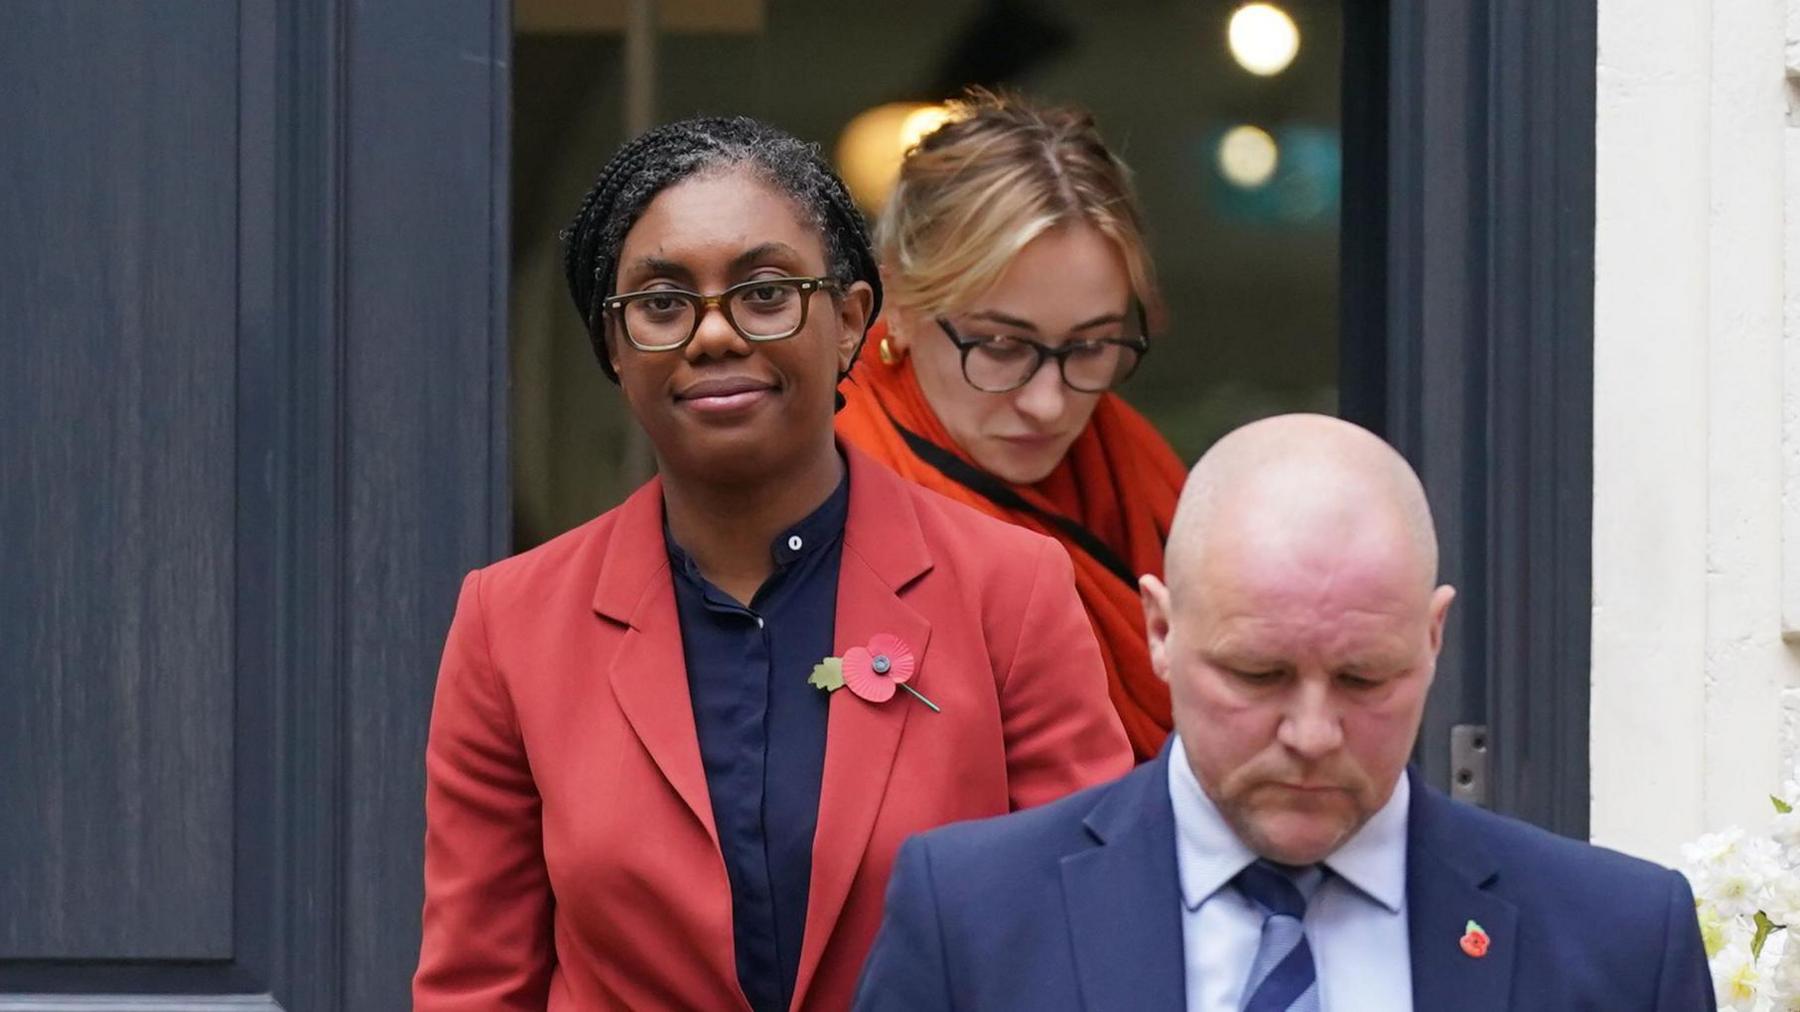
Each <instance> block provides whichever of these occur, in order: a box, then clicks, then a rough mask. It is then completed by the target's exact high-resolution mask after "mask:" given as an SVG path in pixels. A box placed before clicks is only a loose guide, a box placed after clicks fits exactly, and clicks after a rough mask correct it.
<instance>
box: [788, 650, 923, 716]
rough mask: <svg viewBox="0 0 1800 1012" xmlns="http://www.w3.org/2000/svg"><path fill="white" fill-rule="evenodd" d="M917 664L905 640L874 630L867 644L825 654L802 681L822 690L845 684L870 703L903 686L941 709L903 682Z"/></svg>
mask: <svg viewBox="0 0 1800 1012" xmlns="http://www.w3.org/2000/svg"><path fill="white" fill-rule="evenodd" d="M918 666H919V660H918V658H916V657H914V656H913V652H912V647H909V646H907V645H906V641H905V640H903V639H901V638H900V637H898V636H895V635H892V634H891V633H876V634H875V635H874V636H872V637H870V638H869V643H868V645H867V646H861V647H851V648H850V649H848V650H846V651H844V656H842V657H827V658H825V659H824V660H823V661H820V662H819V663H818V664H815V665H813V670H812V675H811V676H810V677H808V678H807V680H806V681H807V683H808V684H810V685H812V686H814V687H816V688H820V689H823V690H825V691H826V692H836V691H837V690H839V689H842V688H844V687H846V686H848V687H849V689H850V691H851V692H852V693H854V694H855V695H856V696H857V698H859V699H866V700H868V701H869V702H871V703H885V702H887V701H888V700H890V699H892V698H894V693H895V692H896V691H898V690H900V689H905V690H906V691H907V692H910V693H912V694H913V697H914V698H915V699H917V700H918V701H919V702H921V703H924V704H925V705H926V706H929V707H931V712H932V713H942V712H944V711H943V710H941V709H939V708H938V705H937V704H936V703H934V702H932V701H931V700H929V699H926V698H925V697H924V696H923V695H920V693H919V690H917V689H915V688H913V687H912V686H910V685H908V684H906V682H907V680H908V679H910V678H911V677H912V676H913V672H914V671H916V670H918Z"/></svg>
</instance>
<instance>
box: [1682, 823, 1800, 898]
mask: <svg viewBox="0 0 1800 1012" xmlns="http://www.w3.org/2000/svg"><path fill="white" fill-rule="evenodd" d="M1787 875H1788V871H1787V869H1786V868H1785V867H1783V866H1782V863H1781V849H1780V848H1779V847H1777V846H1775V841H1773V840H1770V839H1768V838H1767V837H1761V836H1752V837H1749V838H1747V839H1741V840H1739V841H1737V842H1736V843H1735V844H1734V845H1732V846H1731V847H1729V848H1728V849H1727V850H1726V851H1725V852H1724V854H1723V855H1722V856H1720V857H1717V858H1715V859H1714V860H1713V861H1711V862H1710V863H1708V864H1705V865H1703V866H1702V867H1701V869H1700V876H1701V881H1697V882H1695V884H1694V885H1695V888H1696V890H1698V891H1700V892H1701V893H1702V895H1703V898H1704V899H1705V900H1706V902H1707V903H1709V904H1711V905H1712V906H1713V908H1714V909H1716V910H1718V912H1719V913H1720V914H1721V915H1722V916H1725V917H1753V916H1755V914H1756V912H1757V910H1758V909H1760V907H1761V904H1762V902H1763V900H1764V898H1765V896H1766V893H1767V889H1768V887H1769V885H1770V884H1771V883H1774V882H1777V881H1779V880H1781V879H1783V878H1785V877H1787Z"/></svg>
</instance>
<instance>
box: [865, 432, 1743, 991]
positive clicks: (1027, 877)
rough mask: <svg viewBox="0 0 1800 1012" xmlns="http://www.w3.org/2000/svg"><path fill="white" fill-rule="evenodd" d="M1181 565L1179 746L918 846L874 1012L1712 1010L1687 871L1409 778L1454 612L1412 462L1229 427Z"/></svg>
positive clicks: (1205, 463)
mask: <svg viewBox="0 0 1800 1012" xmlns="http://www.w3.org/2000/svg"><path fill="white" fill-rule="evenodd" d="M1165 567H1166V570H1167V574H1168V575H1167V584H1166V585H1165V584H1164V582H1163V581H1162V580H1159V579H1158V578H1157V577H1155V576H1153V575H1148V576H1144V577H1142V579H1141V581H1140V590H1141V593H1142V598H1143V605H1144V614H1145V617H1146V618H1147V620H1148V621H1147V626H1148V630H1149V639H1150V654H1151V661H1152V663H1153V664H1154V666H1155V668H1156V671H1157V673H1158V674H1159V675H1160V676H1161V677H1162V678H1163V679H1164V680H1165V681H1167V682H1168V683H1169V690H1170V695H1171V697H1172V699H1173V703H1174V713H1175V728H1176V734H1175V735H1174V736H1172V737H1171V739H1170V741H1169V744H1168V746H1167V747H1165V748H1164V750H1163V752H1162V754H1161V756H1159V757H1158V758H1157V759H1155V760H1153V761H1152V762H1149V763H1147V764H1145V765H1144V766H1141V767H1139V768H1138V769H1137V770H1135V771H1133V772H1132V773H1130V774H1127V775H1126V776H1125V777H1124V778H1122V779H1120V780H1117V781H1114V782H1113V783H1110V784H1106V785H1103V786H1100V787H1096V788H1093V789H1091V790H1088V791H1084V792H1082V793H1080V794H1076V795H1073V796H1071V797H1069V798H1065V799H1063V800H1062V801H1059V802H1056V803H1054V804H1050V805H1047V806H1044V807H1042V808H1038V809H1035V810H1032V811H1027V812H1021V813H1018V814H1016V815H1010V816H1006V817H1003V818H999V819H993V820H987V821H983V822H973V823H963V824H961V825H957V826H951V827H948V828H945V829H941V830H937V831H934V832H930V833H926V834H924V835H922V836H919V837H915V838H913V839H912V840H910V841H908V842H907V843H906V844H905V845H904V846H903V847H902V848H901V850H900V854H899V856H898V858H897V859H896V864H895V867H894V873H893V877H892V879H891V880H890V884H889V889H888V898H887V907H886V915H885V920H884V921H883V925H882V929H881V933H880V936H879V937H878V939H877V941H876V944H875V948H874V951H873V952H872V953H871V955H870V957H869V962H868V964H867V966H866V968H865V970H864V974H863V979H862V984H861V987H860V988H859V991H858V996H857V1003H856V1007H857V1008H858V1009H862V1010H889V1009H893V1010H902V1009H904V1010H908V1012H914V1010H931V1009H982V1010H988V1009H995V1010H1007V1009H1020V1010H1025V1009H1029V1010H1033V1012H1053V1010H1059V1009H1088V1010H1111V1009H1119V1010H1132V1012H1136V1010H1157V1009H1170V1010H1174V1009H1184V1008H1185V1009H1188V1010H1190V1012H1194V1010H1206V1012H1214V1010H1217V1012H1243V1010H1255V1012H1286V1010H1309V1012H1310V1010H1324V1012H1361V1010H1369V1012H1377V1010H1378V1012H1393V1010H1397V1009H1407V1008H1416V1009H1429V1010H1439V1009H1445V1010H1458V1012H1464V1010H1475V1012H1498V1010H1501V1009H1520V1010H1532V1012H1538V1010H1562V1009H1597V1010H1598V1009H1604V1010H1611V1009H1617V1010H1620V1012H1647V1010H1648V1012H1664V1010H1668V1012H1673V1010H1681V1012H1688V1010H1695V1009H1712V1008H1713V1007H1714V1005H1713V996H1712V988H1711V979H1710V976H1709V974H1708V971H1707V965H1706V956H1705V953H1704V951H1703V949H1702V946H1701V941H1700V931H1699V926H1698V923H1697V921H1696V918H1695V916H1694V901H1693V895H1692V893H1691V892H1690V891H1689V889H1688V886H1687V883H1686V882H1685V881H1684V880H1683V879H1682V878H1681V876H1680V875H1677V874H1675V873H1674V872H1672V871H1669V870H1667V869H1664V868H1660V867H1657V866H1656V865H1653V864H1649V863H1647V862H1644V861H1639V860H1636V859H1634V858H1629V857H1626V856H1624V855H1622V854H1617V853H1614V852H1611V851H1607V850H1602V849H1600V848H1597V847H1592V846H1589V845H1587V844H1585V843H1579V842H1576V841H1573V840H1567V839H1564V838H1562V837H1558V836H1554V835H1552V834H1549V833H1546V832H1544V831H1542V830H1540V829H1537V828H1534V827H1532V826H1529V825H1526V824H1525V823H1522V822H1518V821H1515V820H1512V819H1507V818H1503V817H1501V816H1497V815H1494V814H1492V813H1489V812H1485V811H1482V810H1481V809H1478V808H1473V807H1470V806H1467V805H1463V804H1461V803H1458V802H1453V801H1451V800H1450V799H1449V798H1447V797H1445V796H1444V795H1443V794H1442V793H1441V792H1439V791H1438V790H1436V789H1435V788H1433V787H1431V786H1430V785H1428V784H1425V783H1424V782H1422V781H1421V780H1420V779H1419V777H1418V774H1417V772H1416V771H1409V770H1408V768H1407V758H1408V756H1409V755H1410V754H1411V752H1412V747H1413V743H1414V741H1415V739H1416V738H1417V737H1418V733H1419V722H1420V719H1421V717H1422V715H1423V713H1424V708H1425V696H1426V693H1427V691H1428V690H1429V689H1430V687H1431V681H1432V677H1433V675H1434V673H1435V671H1436V666H1437V657H1438V650H1439V647H1440V646H1441V644H1442V642H1443V632H1444V620H1445V617H1446V616H1447V615H1448V614H1449V610H1450V605H1451V602H1452V600H1453V599H1454V598H1455V596H1456V594H1455V591H1454V590H1452V589H1451V588H1450V587H1448V586H1439V585H1438V583H1437V537H1436V534H1435V532H1434V530H1433V528H1432V522H1431V513H1430V510H1429V508H1428V506H1427V504H1426V500H1425V493H1424V490H1423V489H1422V488H1421V487H1420V484H1419V480H1418V477H1417V476H1416V475H1415V474H1414V473H1413V471H1412V469H1411V467H1409V466H1408V465H1407V463H1406V461H1405V460H1404V459H1403V458H1401V456H1400V455H1399V454H1398V453H1396V452H1394V450H1393V449H1392V448H1390V447H1388V446H1387V445H1386V444H1385V443H1383V442H1382V441H1381V440H1379V439H1377V438H1376V437H1375V436H1373V435H1371V434H1369V433H1368V432H1365V431H1364V430H1362V429H1359V428H1357V427H1355V426H1353V425H1350V424H1348V423H1346V422H1342V421H1339V420H1337V419H1333V418H1325V417H1320V416H1311V415H1294V416H1284V417H1280V418H1273V419H1268V420H1265V421H1261V422H1257V423H1254V424H1252V425H1248V426H1245V427H1244V428H1241V429H1239V430H1237V431H1236V432H1233V433H1232V434H1230V435H1228V436H1226V437H1225V438H1224V439H1222V440H1220V441H1219V442H1218V444H1217V445H1215V446H1214V447H1213V448H1212V450H1210V451H1209V452H1208V453H1207V454H1206V456H1205V457H1204V458H1202V459H1201V461H1200V463H1199V464H1198V465H1197V466H1196V467H1195V468H1194V470H1193V473H1192V474H1191V475H1190V476H1189V478H1188V483H1187V486H1186V487H1185V488H1184V489H1183V491H1182V497H1181V504H1180V507H1179V509H1178V510H1177V512H1176V517H1175V522H1174V527H1173V530H1171V532H1170V536H1169V545H1168V551H1167V554H1166V559H1165ZM1567 674H1568V676H1569V677H1571V678H1580V677H1584V674H1585V673H1584V672H1578V671H1572V672H1568V673H1567Z"/></svg>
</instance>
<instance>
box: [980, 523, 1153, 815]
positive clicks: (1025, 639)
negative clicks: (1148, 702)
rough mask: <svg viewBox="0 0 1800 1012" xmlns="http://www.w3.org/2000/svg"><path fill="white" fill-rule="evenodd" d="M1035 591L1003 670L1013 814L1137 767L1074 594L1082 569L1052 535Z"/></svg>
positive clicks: (1042, 552)
mask: <svg viewBox="0 0 1800 1012" xmlns="http://www.w3.org/2000/svg"><path fill="white" fill-rule="evenodd" d="M1030 588H1031V589H1030V590H1028V591H1027V592H1026V595H1025V602H1024V608H1023V610H1022V611H1021V612H1020V619H1019V626H1018V633H1017V642H1016V643H1015V644H1013V647H1012V650H1011V652H1010V654H1009V655H1008V660H1007V663H1006V664H1005V666H1004V668H1003V669H1002V670H1001V673H1000V708H1001V723H1002V730H1003V731H1004V733H1005V736H1006V771H1007V784H1008V791H1009V793H1010V796H1011V803H1012V807H1013V809H1014V810H1018V809H1021V808H1030V807H1032V806H1034V805H1041V804H1044V803H1045V802H1048V801H1055V800H1056V799H1058V798H1061V797H1064V796H1065V795H1068V794H1072V793H1074V792H1075V791H1078V790H1080V789H1082V788H1084V787H1091V786H1093V785H1095V784H1098V783H1103V782H1105V781H1107V780H1111V779H1113V778H1114V777H1118V776H1122V775H1124V774H1125V773H1127V772H1129V771H1130V770H1131V765H1132V759H1131V742H1130V741H1129V740H1128V739H1127V738H1126V737H1125V728H1124V726H1123V725H1121V724H1120V723H1119V715H1118V714H1117V713H1116V712H1115V711H1114V710H1113V706H1112V700H1110V699H1109V698H1108V697H1107V694H1106V663H1105V661H1103V660H1102V659H1101V657H1100V645H1099V643H1097V642H1096V641H1095V640H1094V630H1093V625H1092V624H1091V623H1090V622H1089V620H1088V616H1087V612H1086V611H1085V610H1083V609H1082V607H1081V598H1080V597H1079V596H1077V594H1076V593H1075V567H1074V565H1073V564H1071V563H1070V562H1069V554H1068V552H1067V551H1066V550H1064V549H1063V547H1062V546H1061V545H1059V544H1057V543H1056V542H1055V541H1053V540H1051V539H1049V538H1044V539H1042V540H1041V541H1040V542H1039V545H1038V552H1037V558H1036V561H1035V564H1034V566H1033V574H1032V577H1031V583H1030ZM1011 606H1012V605H1011V602H1006V603H1004V604H1003V605H1002V607H1011Z"/></svg>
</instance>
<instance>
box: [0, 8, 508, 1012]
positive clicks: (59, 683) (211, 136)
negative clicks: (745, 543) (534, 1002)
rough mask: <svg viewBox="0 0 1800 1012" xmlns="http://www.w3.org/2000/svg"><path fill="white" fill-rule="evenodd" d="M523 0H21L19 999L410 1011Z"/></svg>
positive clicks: (79, 1005)
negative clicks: (440, 686) (515, 9)
mask: <svg viewBox="0 0 1800 1012" xmlns="http://www.w3.org/2000/svg"><path fill="white" fill-rule="evenodd" d="M508 7H509V5H508V4H507V3H505V2H504V0H455V2H445V0H381V2H379V3H376V2H354V0H279V2H277V0H241V2H230V0H16V2H12V3H8V4H7V5H6V10H5V17H4V19H0V20H3V22H4V23H3V25H0V240H3V241H0V1009H34V1010H45V1012H47V1010H52V1009H68V1010H74V1009H95V1008H107V1009H136V1008H141V1009H176V1008H181V1009H188V1008H218V1009H274V1008H281V1009H288V1010H327V1009H332V1010H335V1009H358V1010H360V1009H399V1008H404V1007H406V1005H407V978H408V976H409V975H410V972H411V969H412V965H413V962H414V960H415V957H416V951H417V943H418V912H419V898H420V874H419V862H420V844H421V836H422V832H423V817H422V812H421V809H420V793H421V782H422V775H421V753H422V748H423V743H424V733H425V726H426V721H427V718H428V715H429V707H430V697H431V689H432V684H433V680H434V675H435V669H436V659H437V653H438V650H439V648H440V645H441V637H442V635H443V631H444V629H445V627H446V626H447V624H448V621H449V615H450V609H451V607H452V605H453V603H454V596H455V592H456V587H457V583H458V577H459V576H460V575H461V573H462V572H463V571H464V570H466V569H467V568H469V567H471V566H474V565H478V564H480V563H482V562H484V561H487V560H489V559H491V558H493V557H495V556H497V555H499V554H501V553H502V552H503V550H504V547H505V542H504V537H505V531H506V530H507V527H508V524H507V517H506V514H507V498H506V491H505V486H504V475H505V467H504V460H505V440H504V431H503V420H504V401H503V390H504V374H503V368H504V362H505V340H504V320H505V303H504V292H505V281H506V279H505V264H506V255H505V250H506V244H505V241H504V239H505V227H506V205H505V194H506V185H505V182H506V181H505V152H506V124H507V115H506V113H507V55H508V52H509V49H510V25H509V21H508V16H507V11H508ZM103 996H110V997H103Z"/></svg>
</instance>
